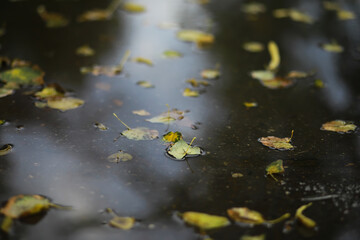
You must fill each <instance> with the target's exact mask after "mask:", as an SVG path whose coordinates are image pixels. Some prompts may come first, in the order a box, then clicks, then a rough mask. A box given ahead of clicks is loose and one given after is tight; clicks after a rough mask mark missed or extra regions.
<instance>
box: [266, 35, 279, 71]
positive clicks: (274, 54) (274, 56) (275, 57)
mask: <svg viewBox="0 0 360 240" xmlns="http://www.w3.org/2000/svg"><path fill="white" fill-rule="evenodd" d="M268 50H269V53H270V57H271V60H270V63H269V65H268V67H267V69H268V70H270V71H274V70H276V69H277V68H278V67H279V64H280V53H279V48H278V46H277V44H276V43H275V42H274V41H270V42H269V43H268Z"/></svg>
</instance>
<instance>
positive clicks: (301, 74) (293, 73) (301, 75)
mask: <svg viewBox="0 0 360 240" xmlns="http://www.w3.org/2000/svg"><path fill="white" fill-rule="evenodd" d="M310 75H311V73H310V74H309V73H306V72H300V71H291V72H289V73H288V74H287V75H286V78H307V77H309V76H310Z"/></svg>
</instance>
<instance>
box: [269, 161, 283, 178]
mask: <svg viewBox="0 0 360 240" xmlns="http://www.w3.org/2000/svg"><path fill="white" fill-rule="evenodd" d="M265 170H266V175H270V176H271V177H272V178H273V179H274V180H275V181H278V180H277V179H276V178H275V177H274V175H273V174H274V173H284V172H285V169H284V166H283V160H280V159H279V160H277V161H274V162H272V163H270V164H269V165H267V166H266V168H265Z"/></svg>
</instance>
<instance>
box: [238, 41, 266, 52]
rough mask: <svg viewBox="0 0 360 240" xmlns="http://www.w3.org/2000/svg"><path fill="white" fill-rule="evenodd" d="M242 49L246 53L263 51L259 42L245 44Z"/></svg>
mask: <svg viewBox="0 0 360 240" xmlns="http://www.w3.org/2000/svg"><path fill="white" fill-rule="evenodd" d="M243 48H244V49H245V50H246V51H248V52H261V51H263V50H264V44H262V43H260V42H246V43H244V44H243Z"/></svg>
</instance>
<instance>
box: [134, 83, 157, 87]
mask: <svg viewBox="0 0 360 240" xmlns="http://www.w3.org/2000/svg"><path fill="white" fill-rule="evenodd" d="M136 84H137V85H139V86H140V87H143V88H153V87H155V86H154V85H152V84H151V83H150V82H148V81H138V82H137V83H136Z"/></svg>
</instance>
